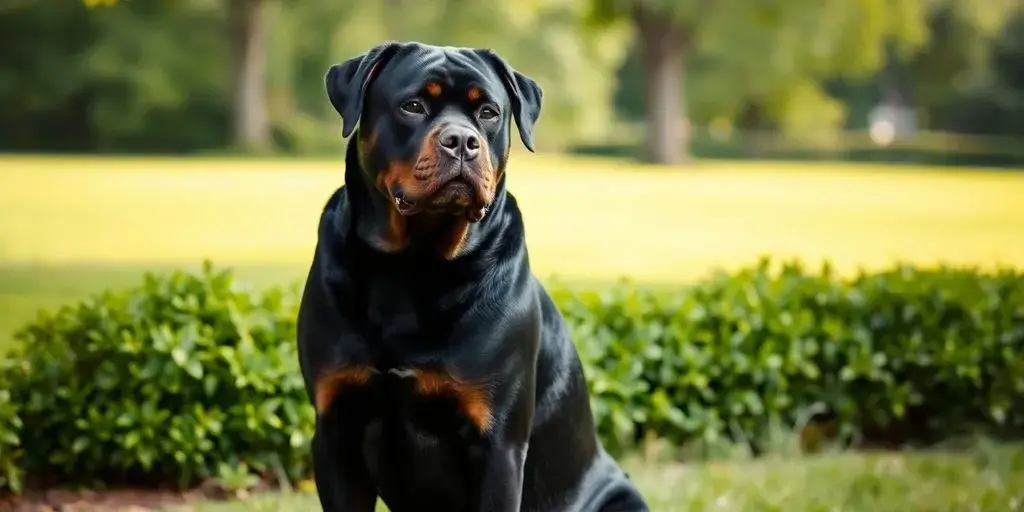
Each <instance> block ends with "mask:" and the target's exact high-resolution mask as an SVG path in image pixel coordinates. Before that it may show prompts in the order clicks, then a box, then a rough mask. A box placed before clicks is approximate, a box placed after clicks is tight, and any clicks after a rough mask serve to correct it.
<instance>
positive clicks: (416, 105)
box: [402, 100, 427, 115]
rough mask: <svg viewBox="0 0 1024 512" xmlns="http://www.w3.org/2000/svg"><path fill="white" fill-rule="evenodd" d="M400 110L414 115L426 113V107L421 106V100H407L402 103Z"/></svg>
mask: <svg viewBox="0 0 1024 512" xmlns="http://www.w3.org/2000/svg"><path fill="white" fill-rule="evenodd" d="M402 110H404V111H406V112H408V113H410V114H416V115H422V114H426V113H427V108H426V107H424V106H423V102H421V101H420V100H409V101H407V102H405V103H402Z"/></svg>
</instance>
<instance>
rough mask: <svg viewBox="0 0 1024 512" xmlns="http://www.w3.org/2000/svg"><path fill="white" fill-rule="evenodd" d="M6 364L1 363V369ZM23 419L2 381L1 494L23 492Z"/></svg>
mask: <svg viewBox="0 0 1024 512" xmlns="http://www.w3.org/2000/svg"><path fill="white" fill-rule="evenodd" d="M3 364H4V362H3V361H0V368H2V367H3ZM20 435H21V417H20V416H19V414H18V408H17V404H16V403H15V402H14V401H12V400H11V392H10V390H9V389H8V387H7V385H6V384H5V383H3V381H2V380H0V494H3V493H4V492H5V491H13V492H18V491H20V490H21V477H22V476H21V467H20V466H19V461H18V458H19V457H20V456H21V438H20Z"/></svg>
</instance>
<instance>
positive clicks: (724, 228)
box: [0, 153, 1024, 344]
mask: <svg viewBox="0 0 1024 512" xmlns="http://www.w3.org/2000/svg"><path fill="white" fill-rule="evenodd" d="M512 161H513V166H512V168H511V169H510V173H509V187H510V189H511V190H512V191H513V193H514V194H515V195H516V196H517V197H518V198H519V201H520V204H521V207H522V210H523V212H524V215H525V217H526V223H527V237H528V241H529V247H530V256H531V260H532V264H533V267H534V269H535V270H536V271H537V272H538V274H540V275H541V276H543V277H550V276H552V275H557V276H559V277H560V278H561V279H562V280H564V281H571V282H594V283H600V282H608V281H612V280H615V279H617V278H619V277H621V276H629V277H632V278H634V279H636V280H639V281H644V282H653V283H661V284H672V283H681V282H685V281H687V280H691V279H693V278H695V277H699V276H701V275H703V274H705V273H707V272H708V271H709V270H710V269H712V268H714V267H735V266H737V265H743V264H748V263H750V262H752V261H754V260H755V259H756V258H757V257H758V256H759V255H762V254H771V255H773V256H776V257H787V256H798V257H800V258H802V259H804V260H807V261H809V262H815V261H818V260H820V259H822V258H825V257H827V258H830V259H832V260H833V261H834V262H835V263H836V264H837V266H838V267H839V268H840V269H841V270H844V271H850V270H852V269H854V268H855V267H856V266H859V265H863V266H868V267H877V266H879V265H885V264H888V263H891V262H892V261H894V260H895V259H897V258H900V259H906V260H911V261H915V262H920V263H933V262H937V261H948V262H952V263H970V264H984V265H988V264H992V263H995V262H1002V263H1012V264H1022V263H1024V236H1022V233H1024V199H1021V198H1024V173H1013V172H1005V171H1004V172H985V171H977V170H975V171H963V170H960V171H951V170H938V169H922V168H909V167H884V166H873V167H869V166H857V165H839V164H813V163H809V164H793V163H757V162H752V163H703V164H701V165H699V166H698V167H696V168H691V169H688V170H674V169H667V168H658V167H639V166H636V165H634V164H630V163H628V162H624V161H615V160H602V159H585V158H570V157H554V156H538V155H530V154H526V153H519V154H516V155H514V157H513V160H512ZM342 180H343V165H342V163H341V161H340V159H339V160H336V161H330V160H285V159H269V160H252V159H246V160H238V159H236V160H232V159H171V158H92V157H90V158H60V157H46V158H39V157H14V156H7V157H0V344H3V343H4V342H3V341H2V339H3V338H5V337H6V333H9V332H10V329H12V328H13V327H14V326H15V325H18V324H20V323H22V322H24V321H25V320H26V319H27V318H29V317H31V316H32V315H33V314H34V312H35V310H36V309H37V308H39V307H53V306H55V305H57V304H60V303H64V302H67V301H68V300H73V299H75V298H78V297H81V296H82V295H83V294H84V293H87V292H91V291H94V290H96V289H99V288H103V287H106V286H114V285H123V284H128V283H131V282H133V281H134V280H136V279H137V278H138V276H139V275H140V273H141V272H142V271H143V270H145V269H159V268H168V267H172V266H180V265H196V264H198V263H199V261H200V259H201V258H204V257H209V258H212V259H213V260H214V261H215V262H217V263H220V264H225V265H228V264H230V265H236V266H241V267H242V269H241V271H240V273H241V275H242V276H243V277H244V278H246V279H253V280H256V281H257V282H260V283H263V282H282V281H290V280H294V279H298V278H300V277H301V276H302V275H303V273H304V272H305V270H306V268H307V265H308V261H309V258H310V256H311V253H312V248H313V244H314V242H315V233H316V222H317V218H318V215H319V212H320V209H321V208H322V206H323V204H324V202H325V201H326V199H327V197H328V196H329V195H330V194H331V192H332V191H333V190H334V188H335V187H336V186H338V185H339V184H341V182H342Z"/></svg>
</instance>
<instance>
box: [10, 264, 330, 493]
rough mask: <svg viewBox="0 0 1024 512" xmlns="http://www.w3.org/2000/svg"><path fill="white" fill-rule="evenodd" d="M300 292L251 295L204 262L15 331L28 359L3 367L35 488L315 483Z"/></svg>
mask: <svg viewBox="0 0 1024 512" xmlns="http://www.w3.org/2000/svg"><path fill="white" fill-rule="evenodd" d="M296 298H297V294H296V293H294V290H283V289H277V288H272V289H269V290H267V291H264V292H262V293H257V292H254V291H248V290H245V289H243V288H241V287H239V286H238V285H237V284H236V283H235V281H234V279H233V277H232V274H231V273H230V272H229V271H215V270H214V269H213V267H212V266H211V265H210V264H208V263H207V264H205V265H204V267H203V269H202V271H201V272H198V273H188V272H174V273H171V274H168V275H164V276H156V275H147V276H146V277H145V280H144V282H143V283H142V284H141V286H139V287H136V288H133V289H128V290H124V291H108V292H104V293H101V294H98V295H95V296H93V297H91V298H90V299H88V300H86V301H84V302H82V303H80V304H77V305H75V306H68V307H64V308H62V309H60V310H59V311H57V312H56V313H55V314H41V315H40V317H39V319H38V320H36V321H35V322H33V323H31V324H30V325H28V326H26V327H25V328H23V329H22V330H20V331H19V332H18V333H16V335H15V338H16V340H17V341H18V342H19V343H18V345H17V346H18V347H19V348H18V349H17V350H16V352H15V353H13V354H11V357H12V358H13V360H16V361H20V362H21V364H20V365H19V366H18V367H17V368H16V369H13V370H14V371H7V372H5V373H6V374H7V375H6V376H5V377H6V378H7V380H8V382H10V385H11V390H12V393H13V400H14V401H15V402H16V403H19V404H21V405H22V406H21V419H22V421H23V425H24V428H23V429H21V446H22V459H21V460H22V465H23V468H24V469H25V471H26V473H27V474H28V475H29V477H30V478H32V483H33V484H36V483H39V484H40V485H45V484H50V483H57V482H59V483H82V484H93V483H96V482H97V481H103V482H107V483H126V484H153V483H159V484H179V485H189V484H193V483H196V482H197V481H198V480H200V479H204V478H208V477H214V478H216V477H218V476H221V475H235V474H237V473H238V471H239V468H241V469H242V470H243V471H249V470H251V471H252V472H254V473H261V474H264V475H268V476H274V477H276V476H281V477H287V478H292V479H294V478H298V477H300V476H305V475H306V474H307V472H308V458H309V457H308V441H309V433H310V432H311V430H312V424H313V418H314V417H313V411H312V408H311V407H310V405H309V402H308V400H307V397H306V393H305V388H304V385H303V381H302V377H301V375H300V373H299V368H298V357H297V348H296V345H295V338H296V336H295V316H296V313H297V302H296ZM0 378H3V377H0ZM0 407H2V404H0ZM0 428H2V427H0ZM44 475H45V477H46V479H47V481H46V482H36V481H35V480H36V479H39V478H41V477H43V476H44ZM50 480H53V481H52V482H51V481H50Z"/></svg>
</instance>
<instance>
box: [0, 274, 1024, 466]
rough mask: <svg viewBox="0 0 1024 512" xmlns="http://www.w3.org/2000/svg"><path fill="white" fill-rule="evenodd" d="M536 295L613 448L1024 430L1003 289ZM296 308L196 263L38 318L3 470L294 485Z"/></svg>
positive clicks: (278, 293)
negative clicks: (792, 436) (814, 421)
mask: <svg viewBox="0 0 1024 512" xmlns="http://www.w3.org/2000/svg"><path fill="white" fill-rule="evenodd" d="M551 289H552V292H553V295H554V296H555V299H556V302H557V303H558V304H559V306H560V308H561V309H562V311H563V313H564V314H565V316H566V319H567V320H568V322H569V324H570V326H571V327H572V330H573V332H574V335H575V339H576V343H577V346H578V347H579V350H580V353H581V357H582V359H583V361H584V365H585V367H586V372H587V377H588V380H589V384H590V388H591V391H592V400H593V405H594V411H595V415H596V418H597V424H598V429H599V433H600V435H601V437H602V438H603V439H604V441H605V443H606V444H607V445H608V447H609V449H611V450H613V451H615V452H619V453H621V452H622V451H624V450H628V449H631V448H635V447H636V446H637V444H638V442H640V440H641V439H643V438H645V437H648V436H649V435H651V434H652V433H653V434H654V435H655V436H656V437H659V438H661V439H664V440H667V441H669V442H671V443H673V444H675V445H677V446H679V445H682V444H684V443H691V442H698V443H704V442H717V441H720V440H728V439H734V438H737V437H739V438H742V439H743V440H745V441H748V442H753V443H754V444H755V447H756V446H757V443H759V442H761V440H764V439H766V438H767V435H768V434H769V433H770V431H771V429H772V427H773V426H774V425H779V424H782V425H788V426H792V425H797V424H799V423H800V422H801V420H802V418H803V417H804V416H805V415H806V414H807V411H811V410H814V409H815V408H816V407H819V406H821V407H822V412H823V413H824V415H823V416H820V417H821V418H823V419H825V420H826V421H827V422H828V424H829V425H831V426H832V427H834V428H835V429H836V432H838V433H859V434H861V435H862V436H863V437H864V438H865V439H867V440H869V441H870V440H878V441H897V442H903V441H921V440H933V439H937V438H941V437H942V436H945V435H949V434H951V433H956V432H960V431H976V429H985V430H988V431H990V432H993V433H1000V432H1012V431H1014V430H1016V431H1017V432H1020V429H1021V427H1024V357H1022V356H1021V353H1022V349H1024V275H1022V274H1020V273H1018V272H1015V271H1008V270H1004V271H998V272H981V271H976V270H972V269H951V268H938V269H931V270H922V269H915V268H913V267H909V266H900V267H896V268H893V269H891V270H888V271H885V272H880V273H873V274H863V275H860V276H858V277H856V278H854V279H847V280H843V279H840V278H839V277H837V276H836V275H835V274H834V273H833V272H831V270H830V269H829V268H828V267H827V266H826V267H824V268H822V269H820V270H815V271H807V270H805V269H803V268H801V267H800V266H799V265H796V264H784V265H772V264H769V262H767V261H764V262H762V263H761V264H759V265H757V266H753V267H750V268H747V269H743V270H740V271H738V272H734V273H730V274H716V275H713V276H711V277H709V278H708V279H705V280H702V281H700V282H698V283H695V285H694V286H692V287H689V288H687V289H685V290H679V291H674V292H665V291H652V290H645V289H638V288H636V287H632V286H629V285H625V284H624V285H620V286H617V287H611V288H609V289H607V290H603V291H584V292H579V291H572V290H571V289H569V288H562V287H557V286H553V287H551ZM295 292H296V290H294V289H292V290H289V291H285V290H281V289H271V290H269V291H266V292H264V293H255V292H247V291H244V290H241V289H238V287H237V285H236V284H235V283H234V282H233V281H232V278H231V275H230V274H229V273H227V272H215V271H213V270H212V269H211V268H209V267H207V268H205V269H204V271H203V272H200V273H197V274H189V273H183V272H179V273H174V274H170V275H167V276H161V277H158V276H148V277H147V278H146V280H145V282H144V283H143V284H142V286H140V287H138V288H135V289H130V290H125V291H117V292H107V293H104V294H101V295H97V296H95V297H93V298H91V299H89V300H87V301H85V302H83V303H81V304H78V305H75V306H69V307H65V308H64V309H62V310H60V311H58V312H57V313H56V314H54V315H43V316H41V317H40V319H39V320H38V321H36V322H33V323H32V324H30V325H29V326H27V327H26V328H25V329H23V330H22V331H21V332H20V333H19V334H18V338H19V339H20V341H21V343H20V346H21V347H22V348H21V349H19V350H18V351H17V352H16V353H15V354H13V355H14V358H13V359H9V361H16V362H17V363H18V364H16V365H15V364H10V363H9V364H8V368H7V370H6V371H4V372H3V374H2V375H0V379H7V382H9V383H10V386H11V392H12V397H11V399H10V400H5V398H4V396H2V395H0V443H4V442H7V443H8V445H3V444H0V448H4V451H3V452H0V453H2V454H3V456H0V469H2V468H4V467H8V466H5V465H4V461H5V460H6V461H7V462H8V464H9V462H10V460H11V455H8V454H10V453H13V452H12V451H11V450H9V449H8V446H9V445H10V442H11V441H14V442H15V443H17V442H18V437H19V436H20V447H21V448H20V453H21V457H20V459H19V467H21V468H23V469H24V470H25V472H26V474H27V475H28V476H29V477H31V478H30V480H29V481H30V482H33V483H35V482H34V481H35V480H38V479H39V478H40V477H41V476H42V475H46V476H48V477H51V478H53V479H54V480H56V481H60V482H83V483H88V482H90V481H93V480H103V481H108V482H109V481H126V480H127V481H130V482H135V483H138V482H161V483H180V484H182V485H188V484H193V483H195V482H196V481H197V480H198V479H201V478H206V477H213V478H218V477H219V478H222V479H226V480H230V479H232V478H237V477H238V475H240V474H241V475H244V474H246V473H247V472H249V471H252V472H254V473H259V474H261V475H263V476H268V475H269V476H280V477H284V478H289V479H295V478H299V477H301V476H304V475H307V474H308V471H309V459H308V452H307V449H308V446H307V443H308V440H309V436H310V433H311V430H312V425H313V412H312V410H311V408H310V407H309V405H308V402H307V399H306V396H305V391H304V390H303V386H302V379H301V376H300V374H299V370H298V363H297V357H296V347H295V313H296V299H297V294H296V293H295ZM12 404H20V405H21V420H22V422H23V427H21V428H19V426H18V424H17V419H16V416H13V415H12V414H11V413H12V412H13V409H12V408H11V405H12ZM5 433H6V434H10V433H14V434H15V435H14V436H11V435H4V434H5ZM5 457H6V458H5ZM8 474H10V472H8ZM3 476H4V473H0V478H3Z"/></svg>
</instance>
